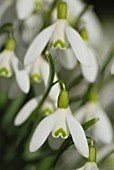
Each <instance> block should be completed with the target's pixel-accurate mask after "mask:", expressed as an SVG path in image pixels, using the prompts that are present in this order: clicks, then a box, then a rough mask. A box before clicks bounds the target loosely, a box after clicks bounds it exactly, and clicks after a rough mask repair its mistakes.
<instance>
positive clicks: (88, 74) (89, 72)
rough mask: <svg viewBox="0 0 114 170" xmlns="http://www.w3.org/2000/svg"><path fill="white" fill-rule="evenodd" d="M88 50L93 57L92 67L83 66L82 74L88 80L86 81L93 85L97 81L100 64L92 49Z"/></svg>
mask: <svg viewBox="0 0 114 170" xmlns="http://www.w3.org/2000/svg"><path fill="white" fill-rule="evenodd" d="M88 50H89V56H90V57H91V66H90V67H86V66H84V65H81V68H82V73H83V75H84V77H85V78H86V80H88V81H89V82H91V83H93V82H94V81H95V80H96V77H97V74H98V62H97V59H96V56H95V54H94V53H93V51H92V50H91V49H90V48H88Z"/></svg>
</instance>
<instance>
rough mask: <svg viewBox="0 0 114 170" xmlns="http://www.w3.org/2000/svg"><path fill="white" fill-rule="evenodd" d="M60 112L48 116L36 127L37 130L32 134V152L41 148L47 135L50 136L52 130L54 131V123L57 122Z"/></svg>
mask: <svg viewBox="0 0 114 170" xmlns="http://www.w3.org/2000/svg"><path fill="white" fill-rule="evenodd" d="M57 116H58V114H57V113H56V112H55V113H53V114H51V115H49V116H47V117H46V118H44V119H43V120H42V121H41V122H40V123H39V125H38V126H37V128H36V129H35V132H34V134H33V136H32V139H31V142H30V146H29V150H30V152H35V151H36V150H37V149H39V148H40V147H41V146H42V145H43V143H44V142H45V140H46V139H47V137H48V136H49V134H50V132H51V131H52V129H53V127H54V124H55V122H56V118H57Z"/></svg>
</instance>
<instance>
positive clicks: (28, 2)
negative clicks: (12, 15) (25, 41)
mask: <svg viewBox="0 0 114 170" xmlns="http://www.w3.org/2000/svg"><path fill="white" fill-rule="evenodd" d="M34 3H35V1H34V0H17V2H16V10H17V15H18V18H19V19H26V18H27V17H28V16H29V15H30V14H32V12H33V11H34Z"/></svg>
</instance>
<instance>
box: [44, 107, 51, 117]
mask: <svg viewBox="0 0 114 170" xmlns="http://www.w3.org/2000/svg"><path fill="white" fill-rule="evenodd" d="M52 112H53V111H52V110H51V109H50V108H49V107H48V108H45V109H44V110H43V114H46V115H47V114H48V115H49V114H52Z"/></svg>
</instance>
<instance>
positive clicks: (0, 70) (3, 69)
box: [0, 67, 9, 77]
mask: <svg viewBox="0 0 114 170" xmlns="http://www.w3.org/2000/svg"><path fill="white" fill-rule="evenodd" d="M8 74H9V71H8V69H7V68H6V67H3V68H2V69H0V75H4V76H6V77H8Z"/></svg>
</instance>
